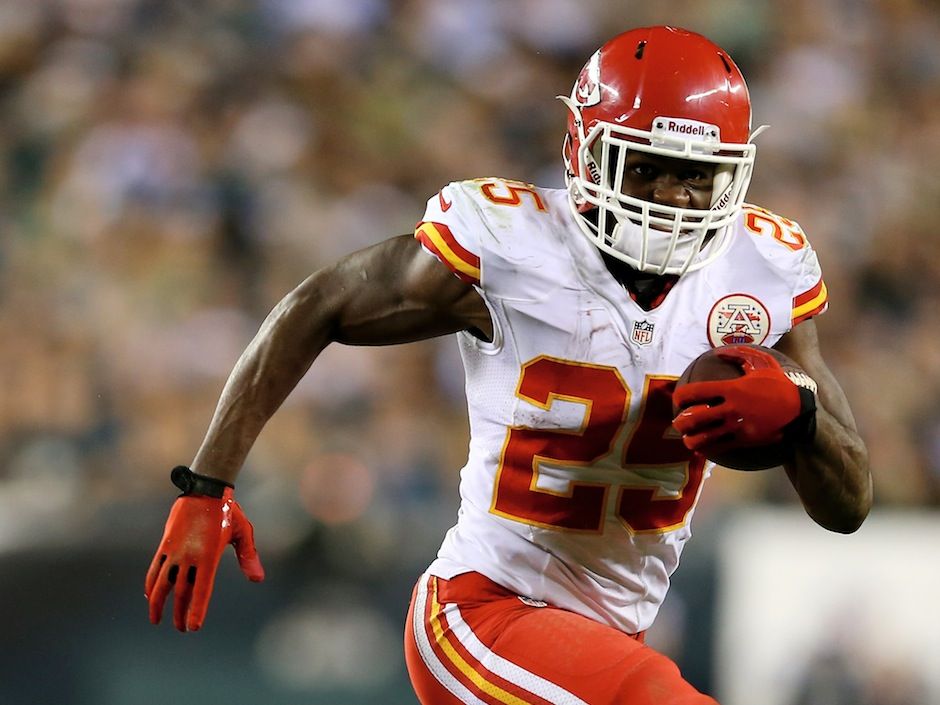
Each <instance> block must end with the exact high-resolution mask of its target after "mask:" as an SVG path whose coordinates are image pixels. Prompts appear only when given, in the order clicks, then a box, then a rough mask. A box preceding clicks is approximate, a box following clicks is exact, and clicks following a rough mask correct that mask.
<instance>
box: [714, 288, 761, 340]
mask: <svg viewBox="0 0 940 705" xmlns="http://www.w3.org/2000/svg"><path fill="white" fill-rule="evenodd" d="M768 335H770V312H769V311H768V310H767V307H766V306H764V304H762V303H761V302H760V301H758V300H757V299H755V298H754V297H753V296H749V295H748V294H729V295H728V296H724V297H722V298H720V299H718V301H717V302H715V305H714V306H712V310H711V311H710V312H709V314H708V342H709V343H711V346H712V347H713V348H717V347H721V346H722V345H740V344H742V343H752V344H755V345H760V344H761V343H763V342H764V341H765V340H766V339H767V336H768Z"/></svg>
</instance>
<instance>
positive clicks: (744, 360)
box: [673, 347, 816, 457]
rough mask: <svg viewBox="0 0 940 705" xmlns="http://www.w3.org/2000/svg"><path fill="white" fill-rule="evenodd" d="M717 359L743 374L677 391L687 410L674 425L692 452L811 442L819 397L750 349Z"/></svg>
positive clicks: (726, 353) (677, 399)
mask: <svg viewBox="0 0 940 705" xmlns="http://www.w3.org/2000/svg"><path fill="white" fill-rule="evenodd" d="M717 354H718V355H719V356H720V357H721V358H723V359H725V360H728V361H730V362H734V363H736V364H737V365H738V366H740V368H741V370H742V372H743V375H742V376H741V377H738V378H736V379H729V380H722V381H714V382H691V383H689V384H685V385H682V386H681V387H680V388H678V389H677V390H676V392H675V394H674V402H675V403H676V405H677V406H678V407H679V408H681V409H682V411H680V412H679V414H678V416H676V418H675V419H674V420H673V426H675V428H676V430H678V431H679V433H681V434H682V440H683V443H685V445H686V447H687V448H689V449H690V450H693V451H695V452H697V453H701V454H702V455H705V456H706V457H711V456H715V455H720V454H721V453H724V452H727V451H729V450H733V449H735V448H747V447H755V446H763V445H771V444H774V443H779V442H781V441H783V440H785V439H788V440H803V439H806V438H810V437H812V435H813V433H814V432H815V427H816V423H815V422H816V401H815V395H814V394H813V393H812V392H811V391H809V390H808V389H803V388H801V387H798V386H797V385H796V384H794V383H793V382H792V381H790V379H789V378H788V377H787V376H786V374H785V373H784V370H783V368H782V367H781V366H780V363H779V362H777V360H776V359H774V357H773V356H772V355H770V354H768V353H766V352H764V351H762V350H758V349H756V348H749V347H733V348H729V349H728V350H719V351H718V353H717Z"/></svg>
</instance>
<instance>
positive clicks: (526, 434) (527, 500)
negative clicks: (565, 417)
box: [491, 357, 705, 533]
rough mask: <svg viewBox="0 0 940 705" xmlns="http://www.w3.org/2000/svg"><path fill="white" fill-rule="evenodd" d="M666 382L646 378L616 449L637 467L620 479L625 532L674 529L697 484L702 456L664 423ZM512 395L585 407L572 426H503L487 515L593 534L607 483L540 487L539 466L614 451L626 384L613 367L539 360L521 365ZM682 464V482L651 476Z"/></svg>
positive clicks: (669, 385) (542, 404) (581, 461)
mask: <svg viewBox="0 0 940 705" xmlns="http://www.w3.org/2000/svg"><path fill="white" fill-rule="evenodd" d="M675 384H676V381H675V379H673V378H664V377H648V378H647V381H646V389H645V390H644V392H645V395H644V396H645V401H644V404H643V409H642V411H641V413H640V418H639V420H638V421H637V423H636V425H635V426H634V428H633V432H632V434H631V436H630V438H629V440H628V441H627V443H626V445H625V446H624V450H623V454H622V456H621V459H620V465H621V467H623V468H626V469H629V468H636V469H637V470H641V469H642V470H644V471H645V472H642V473H640V472H637V473H636V476H637V477H644V478H645V479H644V480H643V481H642V482H640V481H638V482H636V483H635V484H633V483H631V484H624V483H618V495H617V499H616V511H617V517H618V518H619V520H620V521H621V522H622V523H623V525H624V526H626V527H627V528H628V529H629V530H630V531H631V532H647V531H656V532H662V531H667V530H669V529H672V528H676V527H679V526H682V525H683V524H684V523H685V519H686V516H687V515H688V513H689V510H690V509H691V508H692V505H693V504H694V503H695V498H696V496H697V495H698V489H699V486H700V485H701V483H702V477H703V470H704V466H705V461H704V459H703V458H702V457H701V456H697V455H693V454H692V453H691V452H690V451H689V450H688V449H687V448H686V447H685V446H684V445H683V443H682V441H681V439H680V438H679V437H678V436H676V435H670V431H671V428H672V390H673V388H674V387H675ZM516 394H517V396H519V397H520V398H522V399H524V400H526V401H528V402H529V403H531V404H534V405H535V406H537V407H539V408H541V409H545V410H546V411H547V410H549V409H550V408H551V407H552V404H553V403H554V402H555V401H556V400H565V401H570V402H575V403H579V404H583V405H585V406H586V407H587V413H586V414H585V418H584V422H583V424H582V427H581V428H580V429H579V430H578V431H574V432H571V431H557V430H543V429H534V428H525V427H513V428H510V429H509V433H508V435H507V437H506V443H505V446H504V448H503V454H502V458H501V459H500V464H499V469H498V471H497V475H496V488H495V492H494V496H493V504H492V507H491V511H492V512H493V513H495V514H498V515H500V516H504V517H507V518H509V519H514V520H516V521H521V522H524V523H526V524H533V525H536V526H542V527H545V528H552V529H563V530H565V529H566V530H569V531H587V532H595V533H596V532H601V531H603V528H604V518H605V514H606V511H607V503H608V495H609V493H610V491H611V489H612V484H611V483H605V482H576V481H573V480H572V481H571V482H570V483H569V484H568V487H567V489H566V490H565V491H552V490H549V489H545V488H543V487H538V486H537V484H538V479H539V465H540V464H541V463H542V462H550V463H551V464H552V465H554V466H559V465H560V466H568V467H573V468H576V467H579V466H580V467H584V466H588V465H591V464H593V463H595V462H597V461H598V460H600V459H601V458H603V457H604V456H606V455H608V454H610V453H611V452H613V450H614V443H615V442H616V440H617V438H618V436H619V435H620V431H621V429H622V428H623V426H624V424H625V423H626V417H627V412H628V410H629V408H630V396H631V393H630V390H629V388H628V387H627V385H626V383H625V382H624V381H623V378H622V377H621V376H620V373H619V372H618V371H617V370H616V369H615V368H613V367H606V366H601V365H587V364H583V363H576V362H571V361H567V360H558V359H554V358H548V357H539V358H536V359H535V360H533V361H531V362H529V363H527V364H526V365H524V366H523V368H522V377H521V378H520V380H519V388H518V390H517V392H516ZM675 467H681V468H683V470H684V481H683V482H681V483H680V485H681V486H673V487H667V486H666V484H665V483H664V482H663V481H662V480H659V479H658V477H657V476H659V477H665V476H672V477H674V476H675V474H674V473H668V472H666V471H667V470H668V469H671V468H675Z"/></svg>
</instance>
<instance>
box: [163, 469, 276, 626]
mask: <svg viewBox="0 0 940 705" xmlns="http://www.w3.org/2000/svg"><path fill="white" fill-rule="evenodd" d="M187 473H188V475H187ZM172 477H173V482H174V484H176V485H177V486H179V487H181V488H182V489H183V494H182V495H181V496H180V497H178V498H177V500H176V502H175V503H174V504H173V507H172V508H171V509H170V516H169V518H168V519H167V522H166V528H165V529H164V532H163V540H162V541H161V542H160V547H159V548H157V553H156V555H154V557H153V561H152V562H151V564H150V570H148V571H147V580H146V584H145V586H144V597H146V598H147V599H148V600H149V601H150V621H151V622H152V623H153V624H159V623H160V618H161V616H162V615H163V605H164V603H165V602H166V599H167V597H168V596H169V594H170V590H173V592H174V593H175V599H174V604H173V624H174V625H175V626H176V628H177V629H179V630H180V631H181V632H185V631H187V630H189V631H196V630H198V629H199V628H200V627H202V622H203V620H204V619H205V617H206V610H207V609H208V607H209V597H210V596H211V595H212V585H213V583H214V582H215V572H216V569H217V568H218V565H219V559H220V558H221V557H222V552H223V551H224V550H225V546H226V544H232V545H233V546H234V547H235V555H236V556H238V563H239V566H240V567H241V569H242V572H243V573H244V574H245V575H246V576H247V577H248V579H249V580H251V581H254V582H260V581H261V580H264V568H262V567H261V561H260V559H259V558H258V552H257V551H256V550H255V540H254V530H253V529H252V526H251V522H249V521H248V519H247V518H246V517H245V514H244V512H243V511H242V508H241V507H239V506H238V502H236V501H235V499H234V497H233V494H234V491H235V490H234V488H233V487H232V486H230V485H228V483H224V482H222V481H221V480H214V479H213V478H208V477H205V476H202V475H196V474H195V473H193V472H192V471H191V470H189V468H186V467H183V466H180V467H178V468H174V470H173V474H172ZM210 495H217V496H210Z"/></svg>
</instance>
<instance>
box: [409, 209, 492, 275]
mask: <svg viewBox="0 0 940 705" xmlns="http://www.w3.org/2000/svg"><path fill="white" fill-rule="evenodd" d="M415 238H417V240H418V242H420V243H421V244H422V245H424V246H425V247H426V248H428V249H429V250H430V251H431V252H433V253H434V255H435V256H436V257H437V258H438V259H439V260H441V262H443V263H444V264H445V265H446V266H447V268H448V269H450V271H452V272H453V273H454V274H456V275H457V276H458V277H460V279H462V280H463V281H465V282H467V283H468V284H479V283H480V258H479V257H478V256H476V255H475V254H473V253H472V252H470V251H469V250H467V249H466V248H464V247H463V245H461V244H460V243H459V242H457V238H455V237H454V234H453V233H452V232H451V231H450V228H448V227H447V226H446V225H444V224H443V223H434V222H431V221H422V222H420V223H418V226H417V228H416V229H415Z"/></svg>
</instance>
